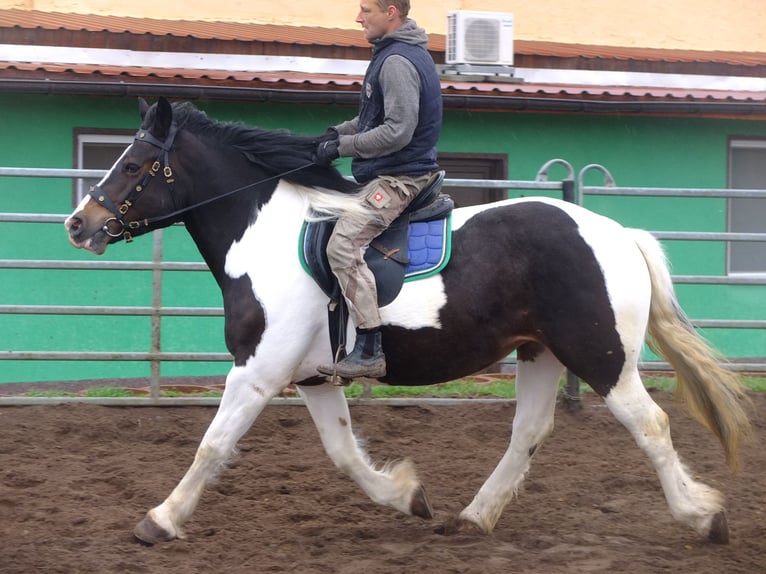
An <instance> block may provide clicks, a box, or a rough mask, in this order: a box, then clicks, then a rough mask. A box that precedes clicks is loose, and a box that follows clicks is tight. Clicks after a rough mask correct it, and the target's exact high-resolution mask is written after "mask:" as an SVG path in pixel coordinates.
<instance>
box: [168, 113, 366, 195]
mask: <svg viewBox="0 0 766 574" xmlns="http://www.w3.org/2000/svg"><path fill="white" fill-rule="evenodd" d="M173 117H174V119H175V122H176V124H177V125H178V126H179V128H180V127H183V128H184V129H187V130H189V131H191V132H192V133H194V134H196V135H199V136H203V137H205V138H207V139H209V140H211V141H213V142H214V143H215V144H217V145H220V146H227V147H232V148H234V149H235V150H237V151H239V152H240V153H241V154H242V155H243V156H245V158H247V160H248V161H250V162H251V163H252V164H254V165H257V166H258V167H259V168H261V169H263V170H264V171H265V172H266V173H267V174H269V175H271V176H284V179H286V180H288V181H291V182H293V183H296V184H299V185H303V186H307V187H312V188H317V187H318V188H323V189H330V190H334V191H339V192H341V193H356V192H358V191H359V190H360V189H361V186H360V185H359V184H358V183H356V182H354V181H352V180H349V179H347V178H345V177H344V176H343V175H342V174H341V173H340V172H339V171H338V170H337V169H336V168H335V167H333V166H329V167H323V166H319V165H316V164H315V163H313V161H312V159H311V157H312V155H313V153H314V150H315V149H316V147H317V144H318V143H319V142H320V141H321V138H319V137H312V136H303V135H298V134H295V133H292V132H290V131H289V130H284V129H281V130H267V129H262V128H258V127H253V126H248V125H245V124H242V123H236V122H222V121H217V120H212V119H210V118H209V117H208V116H207V114H206V113H205V112H203V111H201V110H199V109H197V108H196V107H195V106H194V105H193V104H192V103H191V102H177V103H174V104H173Z"/></svg>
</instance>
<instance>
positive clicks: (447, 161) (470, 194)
mask: <svg viewBox="0 0 766 574" xmlns="http://www.w3.org/2000/svg"><path fill="white" fill-rule="evenodd" d="M437 161H438V162H439V166H440V167H441V168H442V169H443V170H444V171H445V172H447V175H446V177H447V178H449V179H508V156H506V155H505V154H479V153H476V154H472V153H440V154H439V157H438V158H437ZM444 192H445V193H447V194H448V195H449V196H450V197H452V199H453V200H454V201H455V205H456V206H457V207H467V206H469V205H478V204H480V203H489V202H490V201H497V200H499V199H505V198H506V197H508V192H507V190H505V189H488V188H486V187H445V188H444Z"/></svg>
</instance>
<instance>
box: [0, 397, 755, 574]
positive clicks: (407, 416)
mask: <svg viewBox="0 0 766 574" xmlns="http://www.w3.org/2000/svg"><path fill="white" fill-rule="evenodd" d="M655 397H656V399H657V401H658V402H659V403H660V404H661V405H662V406H663V408H665V409H666V411H667V412H668V413H669V414H670V417H671V425H672V431H673V437H674V441H675V445H676V448H677V449H678V450H679V452H680V453H681V456H682V458H683V459H684V460H685V461H686V462H687V463H688V464H689V465H690V466H691V468H692V469H694V471H695V473H696V474H697V475H698V476H699V477H700V478H702V479H703V480H705V481H706V482H707V483H708V484H711V485H713V486H715V487H716V488H718V489H720V490H722V491H723V492H724V494H725V495H726V497H727V500H728V516H729V524H730V527H731V543H730V544H729V545H727V546H719V545H713V544H710V543H708V542H706V541H704V540H701V539H699V538H698V537H697V535H696V534H695V533H694V532H692V531H691V530H689V529H687V528H686V527H684V526H682V525H680V524H677V523H676V522H675V521H674V520H673V519H672V518H671V517H670V514H669V512H668V510H667V506H666V504H665V501H664V498H663V496H662V492H661V490H660V486H659V483H658V480H657V478H656V476H655V475H654V473H653V471H652V469H651V468H650V466H649V463H648V462H647V460H646V459H645V457H644V456H643V454H642V453H641V452H640V451H639V450H638V448H637V447H636V446H635V445H634V443H633V442H632V440H631V438H630V437H629V436H628V435H627V432H626V431H625V430H624V429H623V428H622V427H621V426H619V424H618V423H617V422H616V421H615V419H614V418H613V417H612V416H611V414H610V413H609V412H608V411H607V410H606V409H605V408H604V407H603V405H602V403H601V402H600V400H598V399H597V398H595V397H593V396H592V394H586V395H585V397H584V401H583V410H582V412H581V413H580V414H579V415H577V416H572V415H570V414H568V413H567V412H566V411H565V410H564V408H563V407H561V406H560V407H559V409H558V412H557V417H556V430H555V431H554V434H553V436H551V437H550V439H549V440H548V441H547V442H546V443H545V445H544V446H543V448H542V449H540V450H539V451H538V454H537V455H536V458H535V461H534V462H533V466H532V469H531V472H530V475H529V477H528V479H527V481H526V487H525V490H524V492H522V493H521V496H520V498H519V499H518V500H515V501H514V502H512V503H511V504H510V505H509V506H508V508H507V509H506V511H505V513H504V515H503V517H502V518H501V520H500V522H499V523H498V525H497V529H496V530H495V532H494V533H493V534H491V535H479V534H459V535H455V536H451V537H445V536H441V535H439V534H435V533H434V532H433V529H434V527H435V526H436V525H437V524H438V523H439V522H440V521H442V520H444V519H446V518H447V517H448V516H450V515H451V514H453V513H456V512H457V511H459V510H460V509H461V508H462V506H464V505H465V504H467V503H468V502H469V501H470V500H471V498H472V496H473V494H474V493H475V492H476V490H477V489H478V488H479V486H480V485H481V483H482V482H483V481H484V479H485V478H486V477H487V476H488V474H489V473H490V472H491V470H492V469H493V468H494V466H495V464H496V462H497V461H498V460H499V458H500V456H501V455H502V454H503V452H504V450H505V448H506V445H507V440H508V437H509V434H510V429H511V426H510V425H511V420H512V417H513V414H514V406H513V404H491V405H482V404H476V405H465V406H441V405H439V406H418V407H388V406H372V407H370V406H355V407H352V417H353V418H354V428H355V431H356V433H357V435H358V436H359V437H361V438H364V439H366V441H367V446H368V449H369V451H370V453H371V455H372V456H373V458H374V459H375V460H376V461H380V462H385V461H388V460H392V459H398V458H402V457H410V458H412V459H413V460H414V462H415V463H416V465H417V468H418V470H419V473H420V476H421V478H422V480H423V482H424V484H425V486H426V489H427V490H428V493H429V495H430V498H431V502H432V504H433V506H434V511H435V513H436V517H435V519H434V520H433V521H430V522H429V521H423V520H421V519H418V518H413V517H408V516H402V515H400V514H397V513H396V512H394V511H393V510H390V509H387V508H381V507H378V506H377V505H375V504H373V503H372V502H371V501H369V500H368V499H367V498H366V497H365V495H364V494H363V493H362V492H361V491H360V490H359V489H358V488H357V487H356V485H355V484H353V483H352V482H351V481H350V480H348V479H346V478H345V477H343V476H342V475H341V474H340V473H339V472H338V471H337V470H336V469H335V468H334V467H333V466H332V464H331V463H330V461H329V459H327V457H326V456H325V454H324V452H323V450H322V447H321V445H320V443H319V439H318V436H317V433H316V430H315V429H314V427H313V424H312V422H311V420H310V418H309V416H308V413H307V412H306V410H305V409H304V408H303V407H300V406H274V405H272V406H270V407H268V408H267V409H266V411H265V412H264V413H263V414H262V415H261V417H260V418H259V419H258V420H257V421H256V424H255V425H254V427H253V428H252V429H251V431H250V432H249V433H248V434H247V435H246V436H245V438H244V439H243V440H242V441H241V443H240V446H241V454H240V456H239V458H238V459H237V460H236V461H235V462H234V464H233V466H232V467H231V468H229V469H228V470H226V471H225V472H224V473H223V474H222V475H221V477H220V478H219V479H218V480H217V482H216V483H215V484H214V485H213V486H211V488H210V489H209V490H208V491H207V492H206V493H205V494H204V496H203V498H202V502H201V504H200V506H199V508H198V509H197V512H196V513H195V515H194V516H193V518H192V520H191V521H190V522H189V523H188V525H187V534H188V538H187V539H186V540H179V541H175V542H172V543H169V544H165V545H159V546H154V547H146V546H143V545H140V544H138V543H136V542H135V541H134V540H133V538H132V535H131V531H132V528H133V526H134V524H135V523H136V522H137V521H138V520H139V519H140V518H141V517H142V516H143V514H144V512H145V511H146V510H147V509H148V508H150V507H151V506H154V505H156V504H157V503H159V502H160V501H161V500H162V499H163V498H164V497H165V496H166V495H167V494H168V493H169V491H170V490H171V488H172V487H173V486H175V484H176V482H177V481H178V480H179V479H180V477H181V476H182V474H183V472H184V471H185V470H186V468H187V466H188V465H189V463H190V462H191V460H192V458H193V456H194V452H195V449H196V446H197V443H198V441H199V439H200V437H201V436H202V434H203V432H204V430H205V428H206V427H207V424H208V423H209V421H210V419H211V418H212V417H213V414H214V409H212V408H204V407H185V408H171V407H164V408H163V407H158V408H155V407H143V408H142V407H127V408H126V407H123V408H109V407H99V406H92V405H62V406H32V407H3V408H0V432H1V433H2V434H1V435H0V572H2V573H3V574H16V573H23V574H30V573H37V572H46V573H48V572H55V573H67V574H69V573H79V572H87V573H113V572H114V573H134V572H139V573H140V572H147V573H176V572H178V573H183V574H191V573H198V572H199V573H213V572H216V573H217V572H221V573H241V572H242V573H244V572H248V573H266V572H291V573H300V574H313V573H323V574H326V573H342V574H357V573H364V574H383V573H386V574H388V573H400V572H401V573H404V572H407V573H410V572H417V573H419V574H431V573H439V574H449V573H460V574H466V573H476V574H479V573H481V574H494V573H500V572H502V573H505V574H507V573H540V574H559V573H562V574H563V573H567V574H578V573H580V574H582V573H587V574H591V573H614V572H626V573H627V572H630V573H641V574H645V573H670V574H679V573H687V572H688V573H695V574H712V573H715V574H721V573H727V574H736V573H761V572H764V571H766V448H765V447H764V444H766V419H765V418H764V413H765V412H766V394H763V393H762V394H759V395H753V398H754V400H755V402H756V411H755V414H754V416H753V420H754V424H755V431H756V435H755V440H754V441H753V442H752V443H751V444H749V445H748V446H747V447H746V448H745V450H744V452H743V455H744V457H743V460H744V471H743V472H742V473H741V474H739V475H737V476H734V475H732V474H731V472H730V471H729V470H728V469H727V467H726V466H725V464H724V462H723V455H722V451H721V449H720V447H719V445H718V444H717V443H716V442H715V441H714V439H713V438H712V437H711V436H710V435H709V434H708V433H707V431H705V430H704V429H703V428H702V427H700V426H699V425H698V424H697V423H695V422H693V421H691V420H690V419H689V418H688V417H687V416H686V415H685V414H684V413H683V411H681V410H680V408H679V407H678V406H677V405H675V404H674V403H673V401H672V399H671V398H670V397H669V395H667V394H664V393H660V392H657V393H655Z"/></svg>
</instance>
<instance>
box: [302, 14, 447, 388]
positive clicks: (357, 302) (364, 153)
mask: <svg viewBox="0 0 766 574" xmlns="http://www.w3.org/2000/svg"><path fill="white" fill-rule="evenodd" d="M359 7H360V9H359V15H358V16H357V17H356V21H357V23H359V24H361V25H362V28H363V29H364V36H365V38H366V39H367V40H368V41H369V42H370V43H371V44H372V59H371V60H370V64H369V67H368V68H367V73H366V75H365V78H364V84H363V88H362V93H361V101H360V104H359V112H358V115H357V116H356V117H355V118H354V119H352V120H349V121H346V122H343V123H341V124H339V125H337V126H334V127H331V128H329V129H328V130H327V134H326V135H325V136H324V137H323V138H322V139H323V141H322V142H321V143H319V145H318V147H317V149H316V152H315V156H314V161H315V162H316V163H318V164H320V165H329V164H330V163H332V161H333V160H335V159H337V158H338V157H340V156H344V157H351V158H353V159H352V162H351V171H352V173H353V175H354V177H355V178H356V180H357V181H358V182H360V183H370V185H369V186H368V188H367V189H368V193H367V195H366V201H367V202H368V203H369V204H370V205H371V206H372V207H373V208H375V209H374V214H375V217H371V218H370V219H368V220H367V221H362V222H360V221H359V220H358V219H357V220H354V219H353V218H351V217H349V218H345V217H342V216H341V217H340V218H339V219H338V222H337V223H336V225H335V230H334V231H333V233H332V236H331V237H330V241H329V244H328V246H327V257H328V260H329V263H330V266H331V268H332V270H333V273H334V274H335V276H336V277H337V278H338V282H339V283H340V287H341V290H342V292H343V296H344V298H345V299H346V302H347V303H348V308H349V313H350V315H351V319H352V320H353V322H354V325H355V327H356V343H355V344H354V350H353V351H352V352H351V354H350V355H348V356H347V357H346V358H344V359H343V360H342V361H340V362H338V363H337V364H336V365H320V366H319V367H318V368H317V369H318V371H319V372H320V373H322V374H325V375H333V374H337V375H338V376H340V377H342V378H347V379H353V378H357V377H371V378H379V377H382V376H384V375H385V374H386V358H385V355H384V354H383V349H382V339H381V332H380V327H381V318H380V312H379V310H378V301H377V289H376V286H375V278H374V277H373V275H372V273H371V271H370V270H369V269H368V267H367V264H366V263H365V261H364V252H365V250H366V249H367V247H368V246H369V244H370V242H371V241H372V240H373V239H374V238H375V237H377V236H378V235H380V233H382V232H383V231H385V229H386V228H387V227H388V226H389V225H390V224H391V222H392V221H393V220H394V219H396V217H397V216H398V215H399V214H401V212H402V211H403V210H404V209H405V208H406V207H407V206H408V205H409V204H410V202H412V200H413V199H414V198H415V196H416V195H417V194H418V193H419V192H420V191H421V190H422V189H423V188H424V187H425V186H426V184H427V183H428V182H429V181H430V179H431V178H432V177H433V175H434V173H435V172H436V171H438V169H439V166H438V164H437V163H436V143H437V141H438V140H439V135H440V133H441V126H442V95H441V85H440V82H439V75H438V72H437V70H436V66H435V65H434V62H433V59H432V58H431V56H430V54H429V53H428V50H427V45H428V36H427V35H426V32H425V30H423V29H422V28H420V27H419V26H418V25H417V24H416V23H415V21H414V20H412V19H410V18H408V17H407V14H408V13H409V10H410V0H361V1H360V3H359Z"/></svg>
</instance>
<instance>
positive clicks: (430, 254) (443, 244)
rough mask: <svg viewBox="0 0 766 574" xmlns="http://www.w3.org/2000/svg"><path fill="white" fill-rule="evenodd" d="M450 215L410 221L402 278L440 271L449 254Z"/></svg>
mask: <svg viewBox="0 0 766 574" xmlns="http://www.w3.org/2000/svg"><path fill="white" fill-rule="evenodd" d="M451 221H452V218H451V217H445V218H444V219H437V220H435V221H416V222H415V223H410V231H409V236H408V240H407V249H408V251H407V257H408V259H409V260H410V262H409V263H408V264H407V267H406V269H405V271H404V280H405V281H409V280H414V279H419V278H422V277H428V276H429V275H433V274H434V273H438V272H439V271H441V270H442V269H443V268H444V266H445V265H446V264H447V261H448V260H449V256H450V247H451V244H450V237H451V236H452V234H451V233H450V232H451V225H450V224H451Z"/></svg>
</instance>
